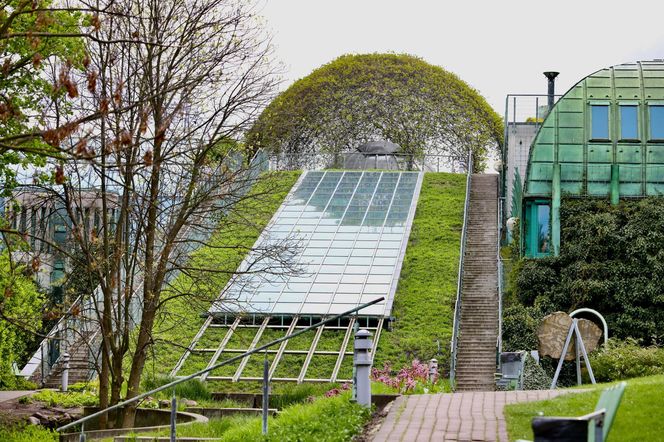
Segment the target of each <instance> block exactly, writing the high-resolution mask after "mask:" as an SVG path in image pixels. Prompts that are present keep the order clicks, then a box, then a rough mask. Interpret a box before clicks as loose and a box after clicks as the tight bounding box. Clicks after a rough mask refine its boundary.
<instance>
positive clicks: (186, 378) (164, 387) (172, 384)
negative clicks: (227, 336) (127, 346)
mask: <svg viewBox="0 0 664 442" xmlns="http://www.w3.org/2000/svg"><path fill="white" fill-rule="evenodd" d="M384 300H385V297H384V296H381V297H380V298H376V299H374V300H373V301H370V302H367V303H364V304H362V305H359V306H357V307H354V308H352V309H350V310H346V311H345V312H342V313H339V314H337V315H334V316H331V317H329V318H327V319H324V320H322V321H320V322H318V323H316V324H313V325H310V326H308V327H305V328H303V329H302V330H298V331H296V332H295V333H291V334H290V335H287V336H283V337H281V338H279V339H275V340H274V341H272V342H268V343H267V344H264V345H262V346H260V347H257V348H255V349H253V350H249V351H247V352H245V353H242V354H241V355H238V356H233V357H232V358H229V359H226V360H225V361H223V362H220V363H218V364H215V365H213V366H211V367H207V368H204V369H203V370H199V371H197V372H195V373H192V374H190V375H187V376H184V377H182V378H180V379H176V380H174V381H172V382H169V383H168V384H165V385H162V386H161V387H158V388H155V389H153V390H150V391H148V392H145V393H142V394H139V395H138V396H135V397H133V398H131V399H127V400H126V401H123V402H120V403H117V404H115V405H113V406H110V407H108V408H104V409H103V410H99V411H97V412H96V413H92V414H91V415H88V416H85V417H83V418H81V419H78V420H76V421H74V422H71V423H69V424H67V425H63V426H62V427H60V428H58V429H56V431H57V432H61V431H64V430H67V429H69V428H72V427H74V426H76V425H79V424H81V425H82V424H85V422H87V421H89V420H91V419H94V418H96V417H99V416H101V415H103V414H106V413H108V412H109V411H113V410H117V409H118V408H122V407H124V406H126V405H129V404H131V403H133V402H137V401H139V400H141V399H143V398H146V397H148V396H152V395H154V394H155V393H159V392H160V391H163V390H167V389H170V388H173V387H175V386H176V385H178V384H181V383H183V382H187V381H189V380H191V379H194V378H195V377H198V376H200V375H202V374H205V373H207V372H210V371H212V370H216V369H217V368H219V367H223V366H224V365H227V364H230V363H231V362H235V361H238V360H240V359H243V358H245V357H247V356H251V355H253V354H255V353H260V352H262V351H263V350H266V349H267V348H269V347H272V346H274V345H276V344H280V343H281V342H283V341H287V340H289V339H291V338H294V337H296V336H299V335H301V334H303V333H306V332H308V331H310V330H313V329H316V328H318V327H321V326H323V325H326V324H328V323H330V322H334V321H336V320H337V319H339V318H342V317H344V316H348V315H350V314H352V313H355V312H358V311H360V310H362V309H364V308H367V307H370V306H372V305H374V304H377V303H379V302H381V301H384ZM83 431H84V430H83V429H81V432H83Z"/></svg>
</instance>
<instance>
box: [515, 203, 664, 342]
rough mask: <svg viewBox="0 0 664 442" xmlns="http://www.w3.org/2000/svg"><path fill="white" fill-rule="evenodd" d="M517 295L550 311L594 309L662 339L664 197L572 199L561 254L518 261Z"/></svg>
mask: <svg viewBox="0 0 664 442" xmlns="http://www.w3.org/2000/svg"><path fill="white" fill-rule="evenodd" d="M509 280H510V284H508V288H509V289H510V290H513V293H511V295H512V296H511V298H515V299H518V300H519V301H520V302H521V303H523V304H524V305H525V306H526V307H531V306H538V307H539V308H540V309H541V310H542V312H543V313H551V312H553V311H556V310H560V311H568V312H569V311H571V310H574V309H576V308H579V307H589V308H593V309H595V310H597V311H599V312H600V313H602V314H603V315H604V317H605V318H606V320H607V322H608V324H609V329H610V330H612V335H614V336H616V337H618V338H621V339H625V338H628V337H632V338H636V339H639V340H641V341H642V342H644V343H645V344H654V343H657V342H659V341H660V340H661V339H662V338H664V284H662V280H664V204H662V199H661V197H652V198H644V199H640V200H632V201H622V202H621V203H620V204H619V205H618V206H611V205H609V204H608V202H607V201H606V200H598V199H587V198H586V199H565V200H563V204H562V206H561V250H560V256H559V257H555V258H554V257H550V258H543V259H524V260H522V261H520V262H519V263H518V264H517V265H515V266H514V267H513V274H512V275H510V277H509Z"/></svg>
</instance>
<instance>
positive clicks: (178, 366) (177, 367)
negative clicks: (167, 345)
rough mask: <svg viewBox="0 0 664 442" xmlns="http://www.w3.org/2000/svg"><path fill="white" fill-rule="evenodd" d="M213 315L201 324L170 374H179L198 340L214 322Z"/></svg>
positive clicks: (172, 375) (173, 375)
mask: <svg viewBox="0 0 664 442" xmlns="http://www.w3.org/2000/svg"><path fill="white" fill-rule="evenodd" d="M212 319H213V318H212V316H208V317H207V318H206V319H205V322H203V325H201V328H200V329H199V330H198V333H196V336H194V339H192V341H191V344H189V347H187V350H185V352H184V353H183V354H182V356H180V359H178V362H177V364H175V367H173V370H171V373H170V376H171V377H175V376H177V374H178V371H180V369H181V368H182V366H183V365H184V361H186V360H187V358H188V357H189V355H190V354H191V351H192V350H193V349H194V348H196V344H197V343H198V340H199V339H201V336H203V333H205V330H206V329H207V328H208V326H209V325H210V324H211V323H212Z"/></svg>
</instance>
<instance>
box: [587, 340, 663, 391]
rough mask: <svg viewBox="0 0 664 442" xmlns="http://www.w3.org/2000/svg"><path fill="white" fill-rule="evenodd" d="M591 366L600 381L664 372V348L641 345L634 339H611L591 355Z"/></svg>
mask: <svg viewBox="0 0 664 442" xmlns="http://www.w3.org/2000/svg"><path fill="white" fill-rule="evenodd" d="M590 366H591V367H592V369H593V374H594V375H595V379H596V380H597V381H598V382H611V381H617V380H620V379H630V378H636V377H642V376H649V375H655V374H664V348H659V347H655V346H650V347H641V346H639V343H638V341H636V340H634V339H627V340H625V341H620V340H618V339H610V340H609V342H608V344H607V345H606V346H604V347H602V349H600V350H599V351H597V352H595V353H593V354H591V355H590Z"/></svg>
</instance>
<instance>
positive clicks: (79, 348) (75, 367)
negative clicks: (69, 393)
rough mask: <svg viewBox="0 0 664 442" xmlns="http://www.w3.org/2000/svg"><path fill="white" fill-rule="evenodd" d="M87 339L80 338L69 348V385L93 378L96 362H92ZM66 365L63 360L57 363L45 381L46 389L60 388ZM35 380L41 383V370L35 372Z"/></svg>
mask: <svg viewBox="0 0 664 442" xmlns="http://www.w3.org/2000/svg"><path fill="white" fill-rule="evenodd" d="M86 338H87V337H80V338H79V341H78V342H77V343H76V345H73V346H71V347H70V348H69V385H71V384H75V383H77V382H87V381H89V380H90V378H91V370H92V369H93V367H94V362H93V361H90V360H89V359H90V354H89V348H90V347H89V344H88V343H87V342H86V341H85V339H86ZM63 369H64V364H63V363H62V360H59V361H58V362H56V364H55V365H54V366H53V369H52V370H51V371H50V373H49V374H48V375H47V376H46V378H45V379H44V380H43V387H44V388H60V387H61V384H62V370H63ZM33 380H34V381H35V382H37V383H39V382H40V381H41V375H40V373H39V370H38V371H37V372H35V374H34V376H33Z"/></svg>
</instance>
